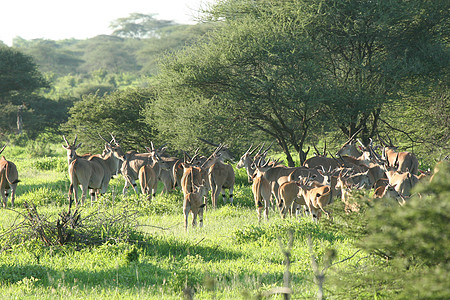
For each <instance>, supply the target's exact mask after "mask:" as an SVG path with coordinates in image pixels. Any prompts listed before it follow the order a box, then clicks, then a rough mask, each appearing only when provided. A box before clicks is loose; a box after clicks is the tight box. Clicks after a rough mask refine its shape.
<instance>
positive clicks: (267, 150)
mask: <svg viewBox="0 0 450 300" xmlns="http://www.w3.org/2000/svg"><path fill="white" fill-rule="evenodd" d="M272 145H273V142H272V143H271V144H270V146H269V147H268V148H267V149H266V150H264V152H263V154H264V155H267V152H269V150H270V148H272Z"/></svg>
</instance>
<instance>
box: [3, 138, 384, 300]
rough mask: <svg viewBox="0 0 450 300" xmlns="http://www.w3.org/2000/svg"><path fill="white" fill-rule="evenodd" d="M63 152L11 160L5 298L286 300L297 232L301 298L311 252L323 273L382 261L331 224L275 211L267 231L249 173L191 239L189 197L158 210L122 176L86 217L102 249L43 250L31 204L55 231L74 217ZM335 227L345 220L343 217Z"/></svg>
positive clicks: (160, 204) (306, 292)
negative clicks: (13, 185) (13, 176)
mask: <svg viewBox="0 0 450 300" xmlns="http://www.w3.org/2000/svg"><path fill="white" fill-rule="evenodd" d="M58 147H60V146H59V145H56V146H55V147H54V149H48V150H47V151H48V152H49V153H53V156H52V157H49V158H39V159H37V158H32V157H30V155H29V154H27V151H26V149H24V148H18V147H11V148H10V149H8V150H9V151H5V152H4V153H3V154H4V155H5V156H6V157H7V158H8V159H10V160H13V161H14V162H15V163H16V165H17V167H18V171H19V178H20V180H21V182H20V183H19V185H18V188H17V197H16V205H15V208H14V210H11V209H10V202H9V203H8V204H9V206H8V209H2V210H1V211H0V229H1V231H0V234H1V246H2V249H1V251H0V270H1V272H0V284H1V286H0V295H1V297H2V299H27V298H32V299H54V298H64V299H79V298H83V299H99V298H108V299H109V298H117V299H127V298H129V299H180V298H183V297H187V298H189V297H191V296H193V297H194V298H196V299H260V298H273V299H282V296H281V295H279V294H277V293H276V290H277V288H280V287H282V286H283V284H284V281H283V276H284V274H285V270H286V264H285V262H286V256H285V255H284V254H283V250H285V249H287V247H288V243H289V239H290V237H291V235H290V233H292V238H293V243H292V248H291V249H289V251H290V257H289V258H290V268H289V274H290V278H289V284H290V286H291V288H292V294H291V297H292V298H293V299H313V298H316V295H317V291H318V287H317V284H316V283H315V276H314V272H313V268H312V266H311V255H314V257H315V258H316V260H317V262H318V264H319V267H320V269H323V268H324V266H325V264H326V263H327V261H330V259H333V262H335V263H336V262H337V263H336V264H335V265H332V266H331V267H330V268H329V269H328V270H327V273H326V276H333V274H337V271H339V272H345V271H346V270H349V271H351V270H353V269H354V268H370V267H371V266H373V265H376V264H377V263H378V261H379V258H377V257H373V256H369V255H367V253H364V252H363V251H358V248H356V247H355V246H354V242H355V241H354V238H353V237H352V235H348V234H346V233H344V232H342V233H339V231H337V230H336V229H335V228H334V227H333V226H330V224H331V223H330V221H326V220H324V221H321V222H319V223H318V224H315V223H313V222H312V221H311V220H310V218H309V217H303V218H298V219H287V220H283V219H281V218H280V216H279V214H278V212H277V211H274V210H271V211H270V216H269V221H267V222H261V223H260V224H259V223H258V221H257V215H256V210H255V208H254V202H253V196H252V192H251V187H250V186H249V185H248V183H246V180H247V178H246V175H245V174H244V173H243V172H241V171H239V172H237V186H236V188H235V192H234V196H235V202H234V203H233V204H232V205H231V204H229V203H228V204H223V203H222V202H220V204H219V206H218V208H217V209H214V210H213V209H208V210H207V211H206V212H205V214H204V227H203V228H195V229H193V228H192V227H191V226H190V227H189V230H188V232H187V233H186V232H185V230H184V225H183V214H182V193H181V192H179V191H174V192H172V193H171V194H169V195H159V196H157V197H156V199H154V200H153V201H152V203H149V202H148V201H147V200H145V199H144V198H143V197H142V196H138V195H134V194H132V192H131V190H130V191H129V194H128V195H127V196H126V197H122V195H121V191H122V187H123V178H122V177H117V178H114V179H113V180H112V181H111V184H110V188H109V192H108V193H107V194H105V195H103V196H102V197H101V198H100V199H98V201H97V202H96V203H94V204H93V205H92V206H91V205H86V207H83V208H82V209H81V212H80V214H81V217H82V218H84V219H83V222H84V223H83V225H85V226H86V227H89V228H91V231H90V232H89V234H91V235H92V236H94V237H95V238H96V239H97V241H100V242H96V243H82V242H80V241H78V242H76V243H75V242H73V243H70V242H68V243H67V244H65V245H63V246H60V245H51V246H48V245H45V243H43V242H42V239H40V238H39V237H38V236H36V234H33V232H34V231H33V230H34V229H35V228H34V227H33V226H36V225H33V224H31V223H30V222H27V221H26V220H27V218H26V213H27V212H26V210H25V208H24V203H28V204H34V205H36V209H37V212H38V213H39V215H40V217H41V218H43V219H45V220H46V221H47V222H48V223H49V224H56V220H57V219H58V214H59V213H61V212H62V211H63V210H64V211H67V209H68V201H67V191H68V186H69V180H68V176H67V174H66V173H67V171H66V163H67V162H66V158H65V152H64V151H63V149H62V148H61V149H58ZM88 202H89V201H88ZM189 221H190V222H191V218H190V219H189ZM333 222H335V223H336V222H344V221H343V220H340V219H339V218H338V217H336V218H335V219H334V220H333ZM190 225H191V224H190ZM95 226H98V227H95ZM19 227H20V228H21V229H17V228H19ZM13 228H16V230H11V229H13ZM308 237H311V241H312V243H310V244H308ZM355 253H356V254H355ZM330 255H331V256H332V257H331V256H330ZM347 258H348V259H347ZM324 288H325V292H326V295H327V296H328V298H331V299H332V298H336V299H343V298H348V299H351V298H354V297H353V296H351V295H350V294H349V295H348V296H342V295H343V294H342V293H341V294H339V295H340V296H336V294H335V295H334V297H333V293H334V292H333V290H334V288H333V287H331V286H328V285H327V281H325V284H324ZM327 293H328V294H327ZM344 295H345V293H344ZM368 297H370V298H374V297H375V298H376V297H377V292H376V291H375V292H374V293H373V294H372V295H364V294H362V295H360V297H359V298H361V299H366V298H368Z"/></svg>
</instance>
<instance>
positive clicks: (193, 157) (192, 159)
mask: <svg viewBox="0 0 450 300" xmlns="http://www.w3.org/2000/svg"><path fill="white" fill-rule="evenodd" d="M198 155H199V154H198V153H195V154H194V156H192V158H191V160H190V161H189V163H190V164H192V163H193V162H194V159H196V158H197V156H198Z"/></svg>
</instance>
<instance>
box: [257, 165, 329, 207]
mask: <svg viewBox="0 0 450 300" xmlns="http://www.w3.org/2000/svg"><path fill="white" fill-rule="evenodd" d="M254 165H255V167H256V169H257V171H258V172H260V173H261V174H263V176H264V178H266V179H267V181H269V183H270V185H271V188H272V194H273V196H274V197H275V199H276V202H278V199H277V197H278V189H279V184H283V183H284V182H286V181H288V176H289V175H291V173H292V172H294V171H296V172H297V173H298V175H297V176H296V178H295V179H298V177H300V176H304V177H306V176H308V174H309V175H311V176H314V177H315V179H316V180H318V181H319V182H323V180H324V178H323V176H322V174H320V173H319V172H318V171H317V170H316V169H309V168H306V167H286V166H284V165H279V164H278V161H275V162H272V164H271V163H269V161H266V162H263V159H259V160H258V161H257V162H255V163H254ZM281 177H283V178H282V179H280V178H281Z"/></svg>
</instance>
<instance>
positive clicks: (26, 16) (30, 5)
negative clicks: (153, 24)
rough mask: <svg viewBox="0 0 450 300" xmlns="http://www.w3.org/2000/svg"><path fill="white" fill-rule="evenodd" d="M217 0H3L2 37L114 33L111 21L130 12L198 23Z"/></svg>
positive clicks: (7, 41) (0, 4)
mask: <svg viewBox="0 0 450 300" xmlns="http://www.w3.org/2000/svg"><path fill="white" fill-rule="evenodd" d="M212 2H214V0H71V1H67V0H0V40H1V41H3V42H4V43H5V44H7V45H9V46H11V44H12V39H13V38H15V37H18V36H20V37H21V38H24V39H26V40H31V39H36V38H44V39H50V40H62V39H69V38H76V39H86V38H91V37H94V36H96V35H99V34H111V32H112V30H111V29H110V28H109V25H110V24H111V21H113V20H116V19H118V18H125V17H128V16H129V14H130V13H142V14H157V15H156V16H155V18H157V19H164V20H174V21H175V22H177V23H182V24H194V23H195V21H194V20H195V17H196V16H197V15H198V13H197V12H198V10H199V8H200V7H206V5H207V4H208V3H212Z"/></svg>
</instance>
